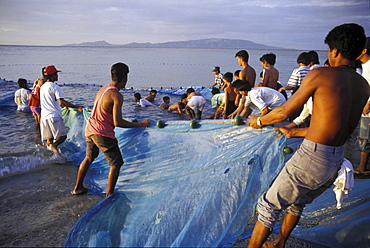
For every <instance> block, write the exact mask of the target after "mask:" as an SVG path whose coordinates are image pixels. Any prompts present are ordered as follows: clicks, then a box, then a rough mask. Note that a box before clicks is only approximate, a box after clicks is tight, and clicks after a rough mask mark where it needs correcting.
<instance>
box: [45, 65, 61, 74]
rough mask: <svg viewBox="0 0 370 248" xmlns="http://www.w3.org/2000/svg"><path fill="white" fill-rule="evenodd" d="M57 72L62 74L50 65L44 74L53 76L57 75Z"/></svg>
mask: <svg viewBox="0 0 370 248" xmlns="http://www.w3.org/2000/svg"><path fill="white" fill-rule="evenodd" d="M57 72H60V71H58V70H57V68H55V66H53V65H49V66H46V67H45V68H44V74H45V75H51V74H54V73H57Z"/></svg>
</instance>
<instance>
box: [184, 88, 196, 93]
mask: <svg viewBox="0 0 370 248" xmlns="http://www.w3.org/2000/svg"><path fill="white" fill-rule="evenodd" d="M194 91H195V90H194V89H193V88H191V87H190V88H188V89H187V90H186V94H190V93H192V92H194Z"/></svg>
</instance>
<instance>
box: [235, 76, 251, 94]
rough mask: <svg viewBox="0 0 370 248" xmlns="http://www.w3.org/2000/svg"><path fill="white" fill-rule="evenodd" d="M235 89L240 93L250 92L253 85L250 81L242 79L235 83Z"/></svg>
mask: <svg viewBox="0 0 370 248" xmlns="http://www.w3.org/2000/svg"><path fill="white" fill-rule="evenodd" d="M233 87H234V88H235V89H237V90H238V91H250V90H251V89H252V88H251V84H250V83H249V82H248V81H246V80H240V79H238V80H235V81H234V82H233Z"/></svg>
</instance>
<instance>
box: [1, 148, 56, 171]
mask: <svg viewBox="0 0 370 248" xmlns="http://www.w3.org/2000/svg"><path fill="white" fill-rule="evenodd" d="M49 160H50V159H49V158H45V157H44V156H43V155H42V154H38V153H35V154H32V155H26V156H23V157H15V156H11V157H4V158H0V177H2V176H5V175H8V174H13V173H16V172H20V171H28V170H31V169H34V168H36V167H37V166H40V165H44V164H45V163H47V162H48V161H49Z"/></svg>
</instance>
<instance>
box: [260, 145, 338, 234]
mask: <svg viewBox="0 0 370 248" xmlns="http://www.w3.org/2000/svg"><path fill="white" fill-rule="evenodd" d="M343 158H344V148H343V146H341V147H334V146H327V145H321V144H318V143H315V142H312V141H309V140H306V139H305V140H303V142H302V144H301V146H300V147H299V149H298V150H297V152H296V153H295V154H294V155H293V156H292V158H291V159H290V160H289V161H288V162H287V163H286V164H285V166H284V168H283V169H282V170H281V172H280V174H279V175H278V177H277V178H276V180H275V181H274V183H273V184H272V186H271V187H270V189H269V190H268V191H267V192H266V193H264V194H263V195H262V196H261V197H260V199H259V200H258V205H257V208H258V220H259V221H260V222H261V223H262V224H263V225H265V226H266V227H268V228H273V226H274V225H275V223H276V221H277V220H278V218H279V215H280V213H281V211H283V210H285V209H287V211H288V213H291V214H293V215H296V216H299V215H301V213H302V211H303V208H304V207H305V206H306V204H309V203H311V202H312V201H313V200H314V199H315V198H316V197H318V196H319V195H321V194H322V193H323V192H324V191H325V190H327V189H328V188H330V187H331V186H332V185H333V182H334V181H335V179H336V177H337V175H338V170H339V169H340V166H341V164H342V162H343Z"/></svg>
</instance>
